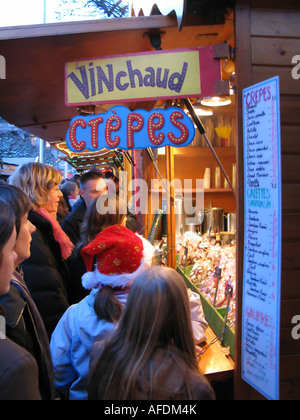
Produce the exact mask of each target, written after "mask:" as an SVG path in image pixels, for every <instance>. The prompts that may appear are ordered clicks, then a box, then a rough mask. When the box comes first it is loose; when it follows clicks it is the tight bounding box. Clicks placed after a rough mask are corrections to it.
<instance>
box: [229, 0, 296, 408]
mask: <svg viewBox="0 0 300 420" xmlns="http://www.w3.org/2000/svg"><path fill="white" fill-rule="evenodd" d="M270 5H272V6H270ZM270 7H272V8H270ZM236 39H237V66H239V65H240V66H239V67H238V69H237V77H238V95H239V100H238V107H240V105H241V90H242V89H243V88H244V87H246V86H247V85H248V86H249V85H252V84H255V83H258V82H261V81H263V80H265V79H268V78H270V77H273V76H277V75H279V76H280V94H281V95H280V96H281V97H280V99H281V135H282V189H283V191H282V204H283V215H282V216H283V226H282V227H283V239H282V297H281V299H282V302H281V339H280V346H281V348H280V398H281V399H283V400H284V399H289V400H290V399H296V400H299V399H300V340H294V339H293V338H292V328H293V327H294V325H292V323H291V321H292V318H293V316H294V315H300V79H298V80H295V79H294V78H293V77H292V68H293V67H294V66H295V64H292V58H293V57H294V56H295V55H300V2H299V1H296V2H295V1H294V2H293V1H289V0H287V1H285V2H277V1H275V2H272V3H271V2H267V1H264V0H260V1H258V0H252V1H251V0H249V1H247V0H240V1H237V8H236ZM241 66H243V67H241ZM244 66H248V68H247V67H246V68H245V67H244ZM245 71H246V72H247V75H244V74H243V72H245ZM299 73H300V71H299ZM241 125H242V120H241V114H240V115H239V127H238V129H239V136H240V141H239V144H240V142H241V141H242V137H241ZM238 153H239V155H240V156H241V146H239V148H238ZM238 169H239V171H240V172H239V174H240V176H241V177H242V172H241V171H242V168H241V165H240V167H239V168H238ZM240 197H242V196H240ZM242 208H243V205H242V204H241V205H240V209H242ZM239 258H240V260H239V262H238V271H239V273H240V274H241V254H240V257H239ZM239 313H241V312H240V308H239ZM239 333H240V331H239ZM239 351H240V345H239ZM249 388H250V387H247V386H246V385H245V383H243V381H241V380H240V366H239V363H238V366H237V372H236V397H237V398H250V399H254V398H257V397H258V394H257V393H255V392H254V391H253V390H251V389H249Z"/></svg>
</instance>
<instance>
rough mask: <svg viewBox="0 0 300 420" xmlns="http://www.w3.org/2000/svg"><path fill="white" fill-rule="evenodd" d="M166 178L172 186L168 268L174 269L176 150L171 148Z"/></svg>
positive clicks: (168, 232) (168, 215) (167, 155)
mask: <svg viewBox="0 0 300 420" xmlns="http://www.w3.org/2000/svg"><path fill="white" fill-rule="evenodd" d="M165 163H166V178H167V180H168V184H169V186H170V189H169V191H170V195H169V194H167V213H168V214H167V218H168V223H167V240H168V251H169V252H168V257H167V264H168V267H170V268H174V269H175V266H176V259H175V212H174V205H175V201H174V194H175V191H174V184H173V182H171V181H172V180H174V150H173V148H172V147H170V146H166V157H165Z"/></svg>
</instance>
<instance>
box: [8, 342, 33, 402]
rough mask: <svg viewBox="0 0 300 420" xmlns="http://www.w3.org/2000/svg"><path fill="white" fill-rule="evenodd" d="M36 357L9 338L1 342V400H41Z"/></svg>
mask: <svg viewBox="0 0 300 420" xmlns="http://www.w3.org/2000/svg"><path fill="white" fill-rule="evenodd" d="M40 399H41V396H40V393H39V384H38V367H37V364H36V361H35V360H34V357H33V356H32V355H31V354H30V353H28V352H27V351H26V350H24V349H23V348H22V347H20V346H18V345H17V344H15V343H14V342H13V341H11V340H10V339H9V338H6V339H5V340H0V400H1V401H3V400H10V401H12V400H17V401H18V400H40Z"/></svg>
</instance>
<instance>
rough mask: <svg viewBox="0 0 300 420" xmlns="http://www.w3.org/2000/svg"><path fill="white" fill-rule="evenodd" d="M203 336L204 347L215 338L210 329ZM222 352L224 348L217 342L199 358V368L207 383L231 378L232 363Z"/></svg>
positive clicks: (232, 371)
mask: <svg viewBox="0 0 300 420" xmlns="http://www.w3.org/2000/svg"><path fill="white" fill-rule="evenodd" d="M205 334H206V337H207V342H206V343H205V344H204V347H205V346H207V345H208V344H209V343H211V341H212V340H213V339H214V338H215V337H216V335H215V334H214V332H213V331H212V329H211V328H210V327H209V328H208V329H207V330H206V331H205ZM224 350H225V348H224V347H222V346H221V344H220V342H219V341H217V342H216V343H214V344H213V345H212V346H211V347H209V348H208V349H207V350H206V352H205V353H204V354H202V355H201V356H200V361H199V368H200V370H201V372H202V373H203V374H204V375H205V376H206V378H207V379H208V380H209V382H215V381H223V380H226V379H229V378H232V377H233V373H234V361H233V360H232V358H231V357H230V356H226V355H225V352H224Z"/></svg>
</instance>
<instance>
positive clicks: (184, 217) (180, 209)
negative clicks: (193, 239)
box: [174, 194, 196, 236]
mask: <svg viewBox="0 0 300 420" xmlns="http://www.w3.org/2000/svg"><path fill="white" fill-rule="evenodd" d="M186 199H188V198H186ZM189 199H190V198H189ZM184 200H185V199H184V197H183V195H182V194H175V200H174V212H175V235H176V236H182V235H183V234H184V232H186V231H187V230H188V231H192V232H195V231H196V224H193V223H188V222H189V221H190V219H191V218H195V217H196V212H195V213H194V214H192V215H191V214H186V212H185V206H184Z"/></svg>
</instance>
